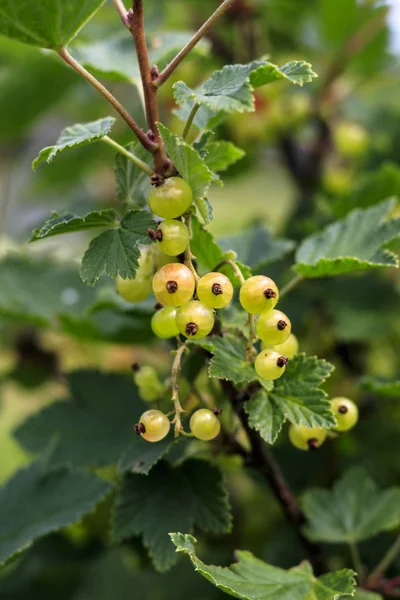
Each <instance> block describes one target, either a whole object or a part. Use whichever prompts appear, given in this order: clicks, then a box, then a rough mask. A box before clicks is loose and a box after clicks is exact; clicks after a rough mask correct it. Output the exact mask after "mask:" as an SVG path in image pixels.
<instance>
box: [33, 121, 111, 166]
mask: <svg viewBox="0 0 400 600" xmlns="http://www.w3.org/2000/svg"><path fill="white" fill-rule="evenodd" d="M114 123H115V119H114V118H113V117H105V118H104V119H98V120H97V121H92V122H90V123H75V125H71V126H70V127H66V128H65V129H63V130H62V132H61V134H60V137H59V138H58V140H57V141H56V143H55V145H54V146H48V147H47V148H43V150H41V151H40V152H39V154H38V156H37V157H36V158H35V160H34V161H33V163H32V169H33V170H34V171H35V170H36V167H37V166H38V165H40V163H42V162H47V163H50V162H51V161H52V160H54V158H55V157H56V156H57V154H59V153H60V152H63V151H64V150H69V149H70V148H79V147H81V146H87V145H88V144H92V143H93V142H98V141H99V140H101V139H102V138H103V137H104V136H106V135H107V134H108V133H110V131H111V129H112V126H113V125H114Z"/></svg>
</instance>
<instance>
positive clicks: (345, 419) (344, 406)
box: [332, 397, 358, 432]
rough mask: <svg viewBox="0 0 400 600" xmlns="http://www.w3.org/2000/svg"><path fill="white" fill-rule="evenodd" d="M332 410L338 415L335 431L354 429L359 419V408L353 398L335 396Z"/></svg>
mask: <svg viewBox="0 0 400 600" xmlns="http://www.w3.org/2000/svg"><path fill="white" fill-rule="evenodd" d="M332 411H333V414H334V415H335V417H336V421H337V423H338V424H337V426H336V427H335V431H339V432H343V431H348V430H349V429H352V427H354V425H355V424H356V423H357V421H358V408H357V405H356V404H355V403H354V402H353V400H349V399H348V398H341V397H339V398H333V399H332Z"/></svg>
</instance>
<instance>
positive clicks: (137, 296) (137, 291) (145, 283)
mask: <svg viewBox="0 0 400 600" xmlns="http://www.w3.org/2000/svg"><path fill="white" fill-rule="evenodd" d="M116 285H117V291H118V293H119V295H120V296H122V298H123V299H124V300H126V301H127V302H133V303H135V302H143V300H146V298H147V297H148V296H149V295H150V294H151V277H136V279H122V277H120V276H119V275H118V277H117V279H116Z"/></svg>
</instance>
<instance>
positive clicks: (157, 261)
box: [151, 245, 178, 271]
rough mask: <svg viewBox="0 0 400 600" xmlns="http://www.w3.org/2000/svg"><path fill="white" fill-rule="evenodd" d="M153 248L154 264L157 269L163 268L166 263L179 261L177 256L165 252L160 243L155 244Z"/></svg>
mask: <svg viewBox="0 0 400 600" xmlns="http://www.w3.org/2000/svg"><path fill="white" fill-rule="evenodd" d="M151 248H152V250H153V252H154V259H153V260H154V266H155V268H156V271H158V269H161V267H164V266H165V265H171V264H172V263H176V262H178V259H177V257H176V256H167V254H164V252H161V250H160V249H159V247H158V245H154V246H152V247H151Z"/></svg>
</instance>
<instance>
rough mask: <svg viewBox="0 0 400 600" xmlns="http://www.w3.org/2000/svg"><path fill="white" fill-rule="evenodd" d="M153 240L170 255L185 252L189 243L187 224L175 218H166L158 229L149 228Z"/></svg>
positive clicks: (162, 250)
mask: <svg viewBox="0 0 400 600" xmlns="http://www.w3.org/2000/svg"><path fill="white" fill-rule="evenodd" d="M149 235H150V237H151V239H152V240H153V242H157V246H158V248H159V249H160V250H161V252H164V254H167V255H168V256H177V255H178V254H182V253H183V252H185V250H186V248H187V247H188V245H189V231H188V228H187V227H186V225H184V224H183V223H182V222H181V221H177V220H175V219H166V220H165V221H162V223H160V224H159V226H158V227H157V229H149Z"/></svg>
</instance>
